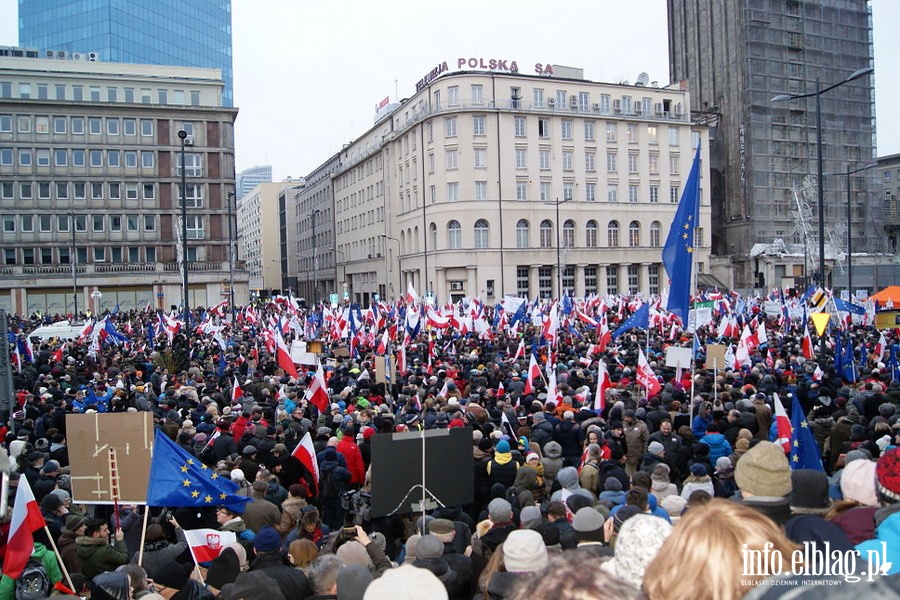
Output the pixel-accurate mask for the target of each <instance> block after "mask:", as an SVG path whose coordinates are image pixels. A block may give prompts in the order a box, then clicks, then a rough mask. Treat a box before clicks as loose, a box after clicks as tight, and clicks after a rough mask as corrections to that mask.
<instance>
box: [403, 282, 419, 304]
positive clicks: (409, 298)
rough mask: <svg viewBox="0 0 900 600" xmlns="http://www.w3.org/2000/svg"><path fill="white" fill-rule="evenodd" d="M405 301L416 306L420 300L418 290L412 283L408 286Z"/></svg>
mask: <svg viewBox="0 0 900 600" xmlns="http://www.w3.org/2000/svg"><path fill="white" fill-rule="evenodd" d="M405 299H406V303H407V304H415V303H416V301H418V299H419V295H418V294H417V293H416V288H414V287H413V284H412V281H410V282H408V283H407V284H406V296H405Z"/></svg>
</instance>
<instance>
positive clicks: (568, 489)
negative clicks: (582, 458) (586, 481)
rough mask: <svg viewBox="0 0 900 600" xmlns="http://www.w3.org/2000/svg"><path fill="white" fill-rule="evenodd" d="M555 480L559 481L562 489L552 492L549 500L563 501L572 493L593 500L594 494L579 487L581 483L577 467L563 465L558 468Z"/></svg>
mask: <svg viewBox="0 0 900 600" xmlns="http://www.w3.org/2000/svg"><path fill="white" fill-rule="evenodd" d="M556 480H557V481H559V485H561V486H562V489H561V490H556V491H555V492H553V495H552V496H550V501H551V502H556V501H559V502H565V501H566V498H568V497H569V496H570V495H572V494H579V495H581V496H584V497H585V498H587V499H589V500H591V502H593V500H594V495H593V494H592V493H591V492H589V491H588V490H586V489H584V488H582V487H581V484H580V483H579V481H578V469H576V468H575V467H565V468H563V469H560V471H559V475H557V476H556Z"/></svg>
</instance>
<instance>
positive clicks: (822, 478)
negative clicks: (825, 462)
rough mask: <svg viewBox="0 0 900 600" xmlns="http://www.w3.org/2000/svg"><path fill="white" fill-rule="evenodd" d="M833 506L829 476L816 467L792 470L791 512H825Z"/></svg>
mask: <svg viewBox="0 0 900 600" xmlns="http://www.w3.org/2000/svg"><path fill="white" fill-rule="evenodd" d="M829 508H831V497H830V496H829V495H828V476H827V475H825V473H823V472H822V471H817V470H815V469H796V470H794V471H791V512H794V513H823V512H825V511H827V510H828V509H829Z"/></svg>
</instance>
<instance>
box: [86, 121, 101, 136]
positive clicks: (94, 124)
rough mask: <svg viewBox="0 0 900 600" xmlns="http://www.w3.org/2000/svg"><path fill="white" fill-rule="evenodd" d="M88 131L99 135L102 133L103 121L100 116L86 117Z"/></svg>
mask: <svg viewBox="0 0 900 600" xmlns="http://www.w3.org/2000/svg"><path fill="white" fill-rule="evenodd" d="M88 133H89V134H91V135H101V134H102V133H103V121H102V120H101V119H100V117H89V118H88Z"/></svg>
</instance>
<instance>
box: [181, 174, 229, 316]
mask: <svg viewBox="0 0 900 600" xmlns="http://www.w3.org/2000/svg"><path fill="white" fill-rule="evenodd" d="M181 168H182V169H184V163H182V167H181ZM234 196H235V193H234V192H228V304H230V305H231V322H232V323H234V320H235V318H236V314H237V311H236V309H235V307H234V223H233V221H234Z"/></svg>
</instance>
